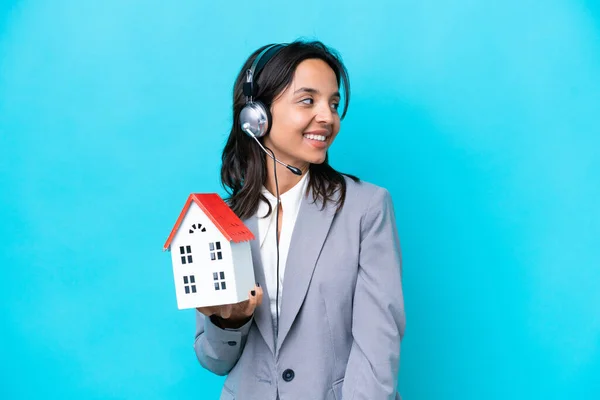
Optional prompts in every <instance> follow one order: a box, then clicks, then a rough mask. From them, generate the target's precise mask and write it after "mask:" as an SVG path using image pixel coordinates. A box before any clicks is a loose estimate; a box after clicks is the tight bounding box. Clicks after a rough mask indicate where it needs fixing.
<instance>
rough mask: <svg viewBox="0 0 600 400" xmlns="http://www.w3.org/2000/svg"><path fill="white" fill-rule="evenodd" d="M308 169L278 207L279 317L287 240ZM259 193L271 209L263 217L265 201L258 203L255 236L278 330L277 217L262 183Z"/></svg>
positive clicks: (288, 240) (293, 223)
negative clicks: (258, 244) (279, 216)
mask: <svg viewBox="0 0 600 400" xmlns="http://www.w3.org/2000/svg"><path fill="white" fill-rule="evenodd" d="M307 177H308V172H307V173H305V174H304V176H302V178H301V179H300V181H299V182H298V183H297V184H296V185H294V186H293V187H292V188H291V189H290V190H288V191H287V192H285V193H283V194H281V195H280V198H281V208H282V209H283V218H282V223H281V227H280V232H281V234H280V236H279V312H280V314H279V318H281V296H282V293H283V277H284V272H285V264H286V261H287V255H288V251H289V249H290V242H291V239H292V231H293V230H294V225H295V223H296V217H297V216H298V211H300V204H301V203H302V197H303V195H304V193H306V186H307V184H308V178H307ZM262 194H264V196H265V197H266V198H267V199H268V200H269V203H271V208H272V212H271V214H270V215H269V216H268V217H266V218H261V217H263V216H264V215H265V214H266V213H267V211H268V210H269V206H268V205H267V203H265V202H264V201H262V200H261V201H260V202H259V206H258V211H257V216H258V237H259V239H260V256H261V259H262V264H263V269H264V273H265V280H266V286H267V287H266V288H263V290H265V291H267V293H268V295H269V300H270V303H271V304H270V306H271V317H272V319H273V327H274V328H275V332H277V314H276V307H277V306H276V296H277V245H276V243H275V240H276V236H275V235H276V232H275V221H276V218H277V198H276V197H275V196H274V195H272V194H271V192H269V191H268V190H267V189H266V188H265V187H264V186H263V188H262Z"/></svg>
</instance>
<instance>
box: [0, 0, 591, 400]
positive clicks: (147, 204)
mask: <svg viewBox="0 0 600 400" xmlns="http://www.w3.org/2000/svg"><path fill="white" fill-rule="evenodd" d="M252 4H253V5H252V6H249V3H247V2H238V3H237V4H234V3H232V2H231V1H224V2H208V1H200V0H195V1H191V0H185V1H183V0H180V1H169V2H167V1H156V0H153V1H150V0H147V1H140V0H138V1H117V0H106V1H102V2H100V1H89V0H54V1H48V0H46V1H44V0H40V1H32V0H30V1H26V0H23V1H7V0H3V2H2V3H1V6H0V190H1V197H0V221H1V223H0V246H1V247H0V250H1V251H0V257H1V258H0V267H1V271H2V272H1V274H2V279H1V280H0V296H1V297H0V300H1V302H0V307H1V308H0V318H1V323H2V326H1V338H0V358H1V360H2V362H0V380H1V384H0V398H3V399H30V398H35V397H40V398H49V399H141V398H144V399H214V398H217V397H218V393H219V391H220V386H221V382H222V379H223V378H221V377H216V376H213V375H211V374H210V373H209V372H207V371H205V370H203V369H202V368H201V366H200V365H199V364H198V363H197V361H196V359H195V355H194V352H193V349H192V343H193V335H194V315H193V312H192V311H189V310H188V311H178V310H177V309H176V302H175V295H174V285H173V281H172V276H171V269H170V268H171V267H170V258H169V255H168V253H163V252H162V245H163V243H164V241H165V239H166V237H167V236H168V234H169V232H170V229H171V227H172V225H173V223H174V221H175V219H176V217H177V215H178V213H179V211H180V209H181V207H182V206H183V204H184V202H185V200H186V198H187V195H188V194H189V193H190V192H210V191H217V192H219V193H222V190H221V188H220V186H219V181H218V171H219V162H220V154H221V150H222V146H223V144H224V141H225V139H226V135H227V133H228V128H229V126H230V118H231V115H230V102H231V99H230V98H231V90H232V84H233V80H234V78H235V75H236V73H237V72H238V70H239V68H240V67H241V64H242V62H243V61H244V60H245V58H246V57H247V56H248V55H249V54H250V53H251V52H252V51H253V50H254V49H256V48H257V47H259V46H261V45H264V44H266V43H270V42H278V41H290V40H294V39H296V38H297V37H308V38H317V39H320V40H323V41H324V42H325V43H326V44H328V45H330V46H332V47H334V48H335V49H337V50H338V51H340V53H341V54H342V56H343V59H344V61H345V62H346V65H347V67H348V69H349V71H350V74H351V83H352V88H353V98H352V102H351V107H350V111H349V114H348V116H347V119H346V120H345V121H344V122H343V124H342V131H341V133H340V135H339V136H338V139H337V141H336V143H335V145H334V147H333V148H332V150H331V160H332V163H333V165H334V166H335V167H336V168H338V169H339V170H342V171H344V172H349V173H353V174H356V175H358V176H359V177H361V178H362V179H364V180H367V181H371V182H374V183H376V184H379V185H383V186H385V187H387V188H388V189H389V190H390V191H391V193H392V196H393V198H394V202H395V206H396V210H397V218H398V226H399V231H400V235H401V240H402V247H403V256H404V269H403V272H404V288H405V301H406V308H407V322H408V324H407V331H406V336H405V340H404V342H403V349H402V363H401V372H400V383H399V386H400V390H401V393H402V394H403V396H404V398H405V399H419V400H438V399H461V400H476V399H477V400H480V399H486V400H487V399H565V398H567V399H598V398H600V379H599V378H598V377H599V376H600V290H598V285H599V284H600V250H599V247H600V207H599V204H600V201H599V197H600V119H599V118H598V112H599V111H600V110H599V108H600V5H599V3H598V2H597V1H595V0H588V1H566V0H546V1H516V0H508V1H503V2H492V1H488V2H482V1H466V0H465V1H455V2H444V1H432V0H421V1H388V2H384V1H378V0H373V1H369V2H365V1H355V2H353V1H340V0H335V1H328V2H323V1H320V0H318V1H317V0H312V1H303V2H289V3H284V2H280V1H275V0H272V1H259V2H255V3H252ZM43 393H45V395H43V396H42V394H43Z"/></svg>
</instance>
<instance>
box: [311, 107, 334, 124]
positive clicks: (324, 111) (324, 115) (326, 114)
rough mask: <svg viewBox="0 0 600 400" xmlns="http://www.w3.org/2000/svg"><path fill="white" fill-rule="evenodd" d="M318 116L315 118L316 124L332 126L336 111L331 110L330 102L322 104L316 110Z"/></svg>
mask: <svg viewBox="0 0 600 400" xmlns="http://www.w3.org/2000/svg"><path fill="white" fill-rule="evenodd" d="M316 111H317V114H316V116H315V120H316V122H319V123H321V124H332V123H333V119H334V116H333V113H334V110H332V109H331V106H330V105H329V103H328V102H320V104H319V106H318V107H317V108H316Z"/></svg>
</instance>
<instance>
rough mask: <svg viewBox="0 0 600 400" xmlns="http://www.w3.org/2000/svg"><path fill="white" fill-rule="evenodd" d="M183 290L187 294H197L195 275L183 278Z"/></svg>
mask: <svg viewBox="0 0 600 400" xmlns="http://www.w3.org/2000/svg"><path fill="white" fill-rule="evenodd" d="M183 288H184V289H185V294H190V292H191V293H196V278H194V275H190V276H184V277H183Z"/></svg>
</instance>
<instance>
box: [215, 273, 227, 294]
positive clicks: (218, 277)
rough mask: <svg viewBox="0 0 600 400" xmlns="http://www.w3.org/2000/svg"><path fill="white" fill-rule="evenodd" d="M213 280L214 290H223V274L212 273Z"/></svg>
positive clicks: (225, 287) (224, 287) (224, 286)
mask: <svg viewBox="0 0 600 400" xmlns="http://www.w3.org/2000/svg"><path fill="white" fill-rule="evenodd" d="M213 280H214V281H215V290H225V289H227V286H226V285H225V272H223V271H221V272H213Z"/></svg>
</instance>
